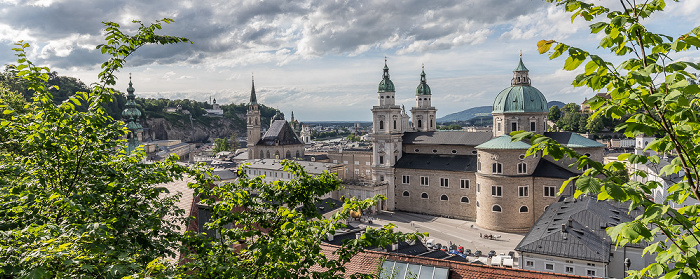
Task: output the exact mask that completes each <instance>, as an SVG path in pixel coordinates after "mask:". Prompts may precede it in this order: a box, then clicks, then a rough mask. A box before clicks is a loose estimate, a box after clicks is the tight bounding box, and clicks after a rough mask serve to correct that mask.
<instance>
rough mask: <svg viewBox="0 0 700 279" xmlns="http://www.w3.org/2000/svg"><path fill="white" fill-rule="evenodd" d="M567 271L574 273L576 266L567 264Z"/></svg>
mask: <svg viewBox="0 0 700 279" xmlns="http://www.w3.org/2000/svg"><path fill="white" fill-rule="evenodd" d="M566 273H572V274H573V273H574V267H573V266H567V267H566Z"/></svg>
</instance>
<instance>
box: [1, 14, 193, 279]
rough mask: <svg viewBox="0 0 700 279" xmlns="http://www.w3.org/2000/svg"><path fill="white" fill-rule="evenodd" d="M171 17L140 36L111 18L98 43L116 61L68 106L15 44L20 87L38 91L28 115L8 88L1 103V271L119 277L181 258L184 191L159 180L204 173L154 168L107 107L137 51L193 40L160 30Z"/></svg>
mask: <svg viewBox="0 0 700 279" xmlns="http://www.w3.org/2000/svg"><path fill="white" fill-rule="evenodd" d="M169 22H171V20H169V19H164V20H161V21H157V22H156V23H154V24H151V25H143V24H140V23H139V22H136V23H139V24H140V27H138V29H137V33H136V34H134V35H128V34H124V33H122V32H121V31H120V29H119V28H120V26H119V25H118V24H116V23H111V22H107V23H105V26H106V39H107V40H108V43H107V44H105V45H100V46H98V49H100V50H101V51H102V52H103V53H107V54H109V56H110V57H111V58H110V60H109V61H107V62H105V63H104V64H102V72H101V73H100V74H99V80H100V83H99V84H95V85H94V86H93V87H92V88H93V90H91V91H89V92H79V93H77V94H75V95H72V96H69V97H68V99H67V101H65V102H61V103H60V104H56V103H54V102H53V99H52V96H51V94H50V92H49V91H50V90H53V89H52V88H54V89H56V88H55V87H49V86H48V84H49V76H50V73H51V71H50V70H49V69H48V68H46V67H38V66H36V65H34V64H33V63H31V62H30V61H28V60H27V57H26V50H27V48H28V47H29V45H28V44H26V43H23V42H19V43H17V44H16V45H17V47H16V48H14V50H15V51H16V53H17V56H18V64H17V65H16V66H15V67H14V69H15V70H16V77H17V78H19V79H21V80H22V82H21V83H18V84H22V85H24V86H26V88H25V89H26V90H27V92H32V94H33V95H32V97H31V101H30V102H29V104H28V105H27V110H26V111H22V110H19V109H17V108H16V107H14V106H12V105H10V106H8V105H6V103H5V100H6V99H5V95H4V94H3V97H2V98H3V102H0V103H2V104H1V105H0V111H2V112H3V114H4V115H5V116H9V119H8V118H4V119H3V120H2V121H1V122H0V134H2V135H3V136H2V137H0V220H1V221H0V277H3V278H66V277H75V278H121V277H123V276H127V275H131V274H135V273H138V272H140V271H142V270H145V269H147V266H148V264H149V263H156V262H158V259H160V258H163V257H168V256H173V255H175V254H174V253H175V251H176V249H177V248H178V244H179V240H180V233H179V232H178V230H177V224H178V223H177V221H178V220H179V219H182V217H181V216H182V212H181V210H178V209H177V207H176V206H175V202H176V201H177V199H178V197H177V196H173V195H170V196H167V195H164V194H165V189H164V188H161V187H154V186H153V185H155V184H158V183H163V182H168V181H172V180H174V179H178V178H180V177H182V176H183V175H185V174H189V175H192V174H195V173H196V171H194V170H192V169H189V168H186V167H183V166H180V165H178V164H176V160H174V158H171V159H169V160H167V161H165V162H155V163H152V164H146V163H144V160H143V159H144V158H145V153H144V152H142V151H141V152H138V153H134V154H126V153H125V152H124V147H125V141H124V140H122V138H124V136H126V134H127V130H126V129H125V127H124V123H123V122H121V121H115V120H114V119H112V118H111V117H110V116H109V115H108V114H107V113H106V111H105V109H104V107H103V105H104V104H105V103H107V102H109V101H110V100H111V99H112V95H113V92H114V91H113V89H111V88H109V86H113V85H114V84H115V81H116V77H115V76H114V72H115V71H117V70H118V69H120V68H121V67H122V66H123V64H124V62H125V61H126V58H127V57H128V56H129V55H131V54H132V53H133V52H134V51H135V50H136V49H138V48H140V47H141V46H143V45H145V44H152V43H157V44H172V43H178V42H187V41H188V40H187V39H185V38H178V37H171V36H162V35H158V34H156V33H155V31H156V29H160V28H161V24H162V23H169ZM80 106H82V107H84V108H85V109H84V110H78V109H77V108H78V107H80ZM178 216H180V217H178ZM171 218H172V219H171Z"/></svg>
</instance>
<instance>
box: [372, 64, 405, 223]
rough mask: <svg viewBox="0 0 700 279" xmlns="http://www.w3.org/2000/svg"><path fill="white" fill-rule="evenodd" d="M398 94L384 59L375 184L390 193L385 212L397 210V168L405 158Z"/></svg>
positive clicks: (376, 113)
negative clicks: (395, 186) (395, 208)
mask: <svg viewBox="0 0 700 279" xmlns="http://www.w3.org/2000/svg"><path fill="white" fill-rule="evenodd" d="M395 95H396V90H395V87H394V83H393V82H392V81H391V79H390V78H389V66H387V60H386V57H385V58H384V73H383V74H382V81H381V82H379V88H378V90H377V98H378V101H379V105H377V106H373V107H372V124H373V128H372V135H371V136H372V146H373V148H372V155H373V157H372V160H373V162H372V180H373V181H374V183H375V184H376V185H377V186H378V187H383V188H385V189H386V192H385V193H386V198H387V199H386V205H384V206H382V209H386V210H393V209H394V199H395V197H394V171H393V166H394V164H396V161H398V160H399V159H400V158H401V155H402V145H401V138H402V137H403V133H404V131H405V130H406V128H407V127H404V121H403V118H402V113H401V112H402V111H401V107H400V106H398V105H396V99H395Z"/></svg>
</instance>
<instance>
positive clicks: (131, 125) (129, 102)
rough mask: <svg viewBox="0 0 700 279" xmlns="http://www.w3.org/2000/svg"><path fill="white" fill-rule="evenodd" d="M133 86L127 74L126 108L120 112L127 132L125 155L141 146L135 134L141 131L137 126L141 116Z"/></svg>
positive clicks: (139, 126) (140, 127)
mask: <svg viewBox="0 0 700 279" xmlns="http://www.w3.org/2000/svg"><path fill="white" fill-rule="evenodd" d="M134 91H136V90H135V89H134V84H133V83H132V82H131V73H129V87H128V88H127V89H126V92H128V94H127V95H126V108H124V110H123V111H122V117H124V119H126V128H127V129H128V130H129V133H128V134H127V147H126V153H127V154H129V153H131V152H132V151H134V150H136V147H138V146H139V145H141V143H140V142H139V139H138V135H137V133H139V132H141V131H143V126H141V124H139V122H138V118H139V117H140V116H141V111H140V110H139V109H138V108H137V107H136V100H135V99H136V95H134Z"/></svg>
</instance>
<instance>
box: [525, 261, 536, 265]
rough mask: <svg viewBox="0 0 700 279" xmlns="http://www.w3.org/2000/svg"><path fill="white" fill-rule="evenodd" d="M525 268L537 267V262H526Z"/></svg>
mask: <svg viewBox="0 0 700 279" xmlns="http://www.w3.org/2000/svg"><path fill="white" fill-rule="evenodd" d="M525 266H535V262H533V261H525Z"/></svg>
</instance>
